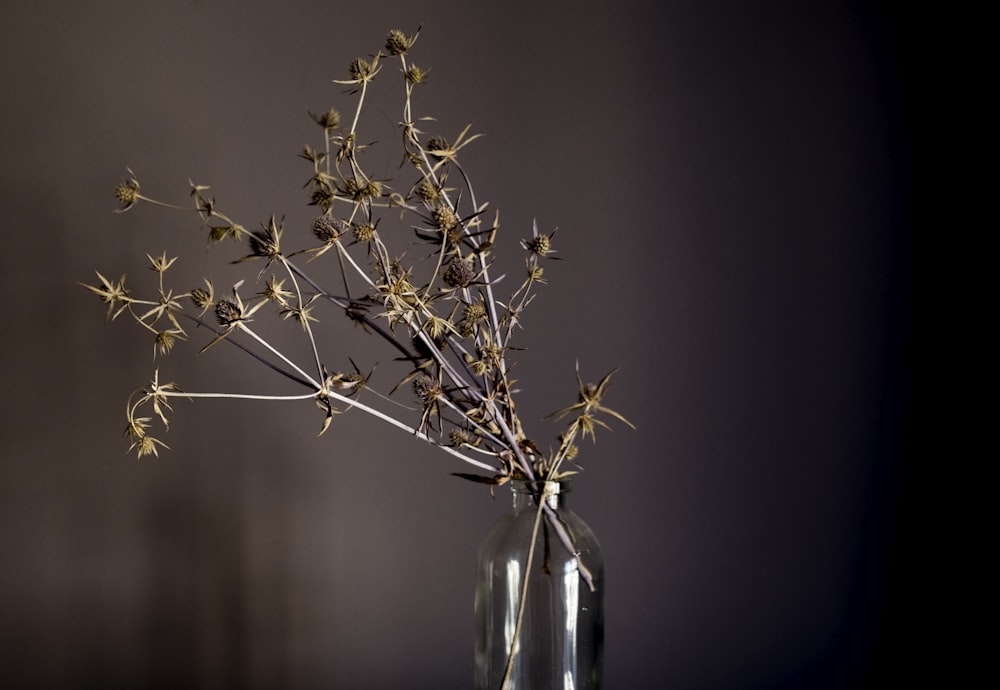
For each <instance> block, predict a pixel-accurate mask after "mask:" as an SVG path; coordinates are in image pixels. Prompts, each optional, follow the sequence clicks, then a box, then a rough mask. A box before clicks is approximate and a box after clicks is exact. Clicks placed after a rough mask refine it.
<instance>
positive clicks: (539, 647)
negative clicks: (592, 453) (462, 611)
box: [475, 482, 604, 690]
mask: <svg viewBox="0 0 1000 690" xmlns="http://www.w3.org/2000/svg"><path fill="white" fill-rule="evenodd" d="M541 484H542V483H541V482H540V483H538V485H541ZM544 484H545V487H544V493H545V494H546V497H545V499H544V500H546V502H547V503H548V505H549V506H550V507H551V508H552V509H553V513H554V516H555V519H557V520H558V521H559V523H560V524H561V525H562V526H563V527H564V528H565V530H566V532H567V533H568V534H569V535H570V536H571V537H572V539H573V543H574V548H575V551H576V552H577V553H578V554H579V555H580V559H581V561H582V562H583V565H584V567H585V568H586V569H587V570H588V571H589V572H590V573H591V575H592V579H593V584H594V590H593V591H591V589H590V587H589V586H588V584H587V582H586V580H584V579H583V578H581V577H580V572H579V568H578V565H577V559H576V558H575V557H574V554H572V553H570V552H569V551H568V550H567V548H566V547H565V546H564V544H563V543H562V541H560V539H559V537H558V535H557V534H556V530H555V528H554V527H553V525H552V524H551V523H550V522H549V520H548V519H546V516H545V515H544V514H543V516H542V521H541V524H540V527H539V533H538V539H537V542H536V544H535V555H534V560H533V562H532V566H531V571H530V573H529V575H528V578H529V579H528V594H527V600H526V603H525V611H524V619H523V621H522V624H521V633H520V636H519V638H518V641H517V645H516V647H515V650H514V651H515V656H514V664H513V668H512V673H511V676H510V679H509V682H508V684H507V685H506V686H505V688H506V689H507V690H583V689H584V688H587V689H590V688H599V687H600V686H601V667H602V657H603V647H604V608H603V587H604V561H603V559H602V557H601V548H600V545H599V544H598V542H597V538H596V537H595V536H594V533H593V532H592V531H591V530H590V528H589V527H588V526H587V525H586V523H584V522H583V520H581V519H580V518H579V517H578V516H577V515H576V514H575V513H574V512H573V511H571V510H570V509H569V508H568V507H567V505H566V498H567V496H566V494H567V492H568V489H569V487H568V485H567V484H566V483H565V482H563V483H558V482H546V483H544ZM513 489H514V491H513V494H514V506H513V510H512V511H511V512H510V513H509V514H507V515H505V516H504V517H503V518H501V519H500V520H499V521H498V522H497V523H496V525H494V527H493V529H492V530H491V531H490V533H489V536H487V537H486V540H485V541H484V542H483V543H482V545H481V546H480V549H479V556H478V559H477V568H476V601H475V618H476V658H475V672H476V683H475V687H476V689H477V690H501V682H502V680H503V677H504V672H505V669H506V666H507V657H508V654H509V652H510V648H511V642H512V641H513V638H514V630H515V628H516V625H517V616H518V607H519V600H520V595H521V588H522V583H523V578H524V574H525V564H526V562H527V559H528V548H529V546H530V544H531V530H532V526H533V525H534V521H535V513H536V510H537V506H538V504H537V499H536V497H535V495H532V491H531V489H530V487H529V486H528V484H527V483H526V482H514V487H513ZM536 494H537V492H536Z"/></svg>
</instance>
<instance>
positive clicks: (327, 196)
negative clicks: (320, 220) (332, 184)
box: [309, 185, 334, 211]
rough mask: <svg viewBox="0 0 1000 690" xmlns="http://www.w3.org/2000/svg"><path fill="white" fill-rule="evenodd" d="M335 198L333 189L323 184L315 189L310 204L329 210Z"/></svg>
mask: <svg viewBox="0 0 1000 690" xmlns="http://www.w3.org/2000/svg"><path fill="white" fill-rule="evenodd" d="M333 199H334V195H333V190H332V189H330V188H329V187H327V186H325V185H321V186H318V187H316V189H314V190H313V193H312V198H310V200H309V205H310V206H319V207H320V208H321V209H322V210H323V211H329V210H330V207H331V206H333Z"/></svg>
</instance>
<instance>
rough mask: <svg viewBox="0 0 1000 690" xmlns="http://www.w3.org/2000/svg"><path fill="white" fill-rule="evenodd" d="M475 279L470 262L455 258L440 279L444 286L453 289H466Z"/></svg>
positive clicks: (474, 272)
mask: <svg viewBox="0 0 1000 690" xmlns="http://www.w3.org/2000/svg"><path fill="white" fill-rule="evenodd" d="M475 278H476V271H475V269H474V268H473V267H472V262H470V261H465V260H463V259H460V258H458V257H455V258H454V259H452V260H451V262H450V263H449V264H448V268H447V269H445V272H444V275H443V276H442V279H443V280H444V282H445V285H447V286H448V287H453V288H467V287H469V284H470V283H472V281H473V280H475Z"/></svg>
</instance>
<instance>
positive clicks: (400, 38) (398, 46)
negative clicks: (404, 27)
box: [385, 29, 420, 56]
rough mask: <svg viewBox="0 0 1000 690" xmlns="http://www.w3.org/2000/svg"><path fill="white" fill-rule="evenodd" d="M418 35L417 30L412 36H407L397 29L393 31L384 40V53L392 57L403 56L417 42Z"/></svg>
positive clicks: (418, 31)
mask: <svg viewBox="0 0 1000 690" xmlns="http://www.w3.org/2000/svg"><path fill="white" fill-rule="evenodd" d="M419 35H420V29H417V33H415V34H413V35H412V36H407V35H406V34H404V33H403V32H402V31H400V30H399V29H393V30H392V31H390V32H389V35H388V36H387V37H386V39H385V49H386V52H388V53H389V55H393V56H398V55H403V54H405V53H406V51H408V50H409V49H410V48H412V47H413V44H414V43H416V42H417V36H419Z"/></svg>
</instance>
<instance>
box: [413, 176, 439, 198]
mask: <svg viewBox="0 0 1000 690" xmlns="http://www.w3.org/2000/svg"><path fill="white" fill-rule="evenodd" d="M415 191H416V194H417V196H418V197H419V198H420V200H421V201H423V202H424V203H425V204H433V203H434V202H435V201H437V200H438V199H439V198H440V196H441V192H440V190H438V188H437V186H436V185H435V184H434V183H433V182H431V181H430V180H424V181H423V182H421V183H420V184H419V185H417V188H416V190H415Z"/></svg>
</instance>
